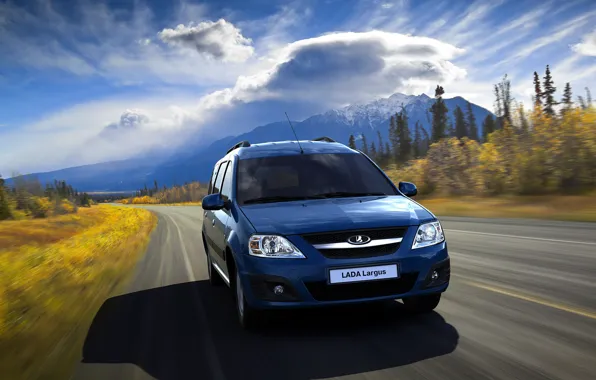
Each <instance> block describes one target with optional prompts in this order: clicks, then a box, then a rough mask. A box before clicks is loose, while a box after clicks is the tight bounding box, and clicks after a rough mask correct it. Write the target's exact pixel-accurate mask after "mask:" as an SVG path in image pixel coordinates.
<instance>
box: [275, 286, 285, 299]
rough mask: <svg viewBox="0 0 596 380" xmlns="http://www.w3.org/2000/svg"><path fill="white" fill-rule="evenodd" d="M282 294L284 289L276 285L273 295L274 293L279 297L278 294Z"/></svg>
mask: <svg viewBox="0 0 596 380" xmlns="http://www.w3.org/2000/svg"><path fill="white" fill-rule="evenodd" d="M283 292H284V287H283V286H281V285H276V286H275V287H274V288H273V293H275V295H277V296H279V295H280V294H283Z"/></svg>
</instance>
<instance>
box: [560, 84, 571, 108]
mask: <svg viewBox="0 0 596 380" xmlns="http://www.w3.org/2000/svg"><path fill="white" fill-rule="evenodd" d="M561 103H563V104H564V107H563V108H562V109H561V114H564V113H565V112H567V111H569V110H570V109H571V108H572V107H573V100H572V95H571V84H569V82H567V83H565V90H564V91H563V99H562V102H561Z"/></svg>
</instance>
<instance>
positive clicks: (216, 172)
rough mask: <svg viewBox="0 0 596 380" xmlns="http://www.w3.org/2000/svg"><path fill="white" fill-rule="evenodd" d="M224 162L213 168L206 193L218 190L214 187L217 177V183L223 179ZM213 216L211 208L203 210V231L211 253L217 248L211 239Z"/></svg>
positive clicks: (212, 236)
mask: <svg viewBox="0 0 596 380" xmlns="http://www.w3.org/2000/svg"><path fill="white" fill-rule="evenodd" d="M225 163H226V162H218V163H217V164H216V165H215V167H214V168H213V174H212V176H211V181H210V182H209V189H208V191H207V193H208V194H213V193H214V192H217V193H218V192H219V190H217V191H215V189H217V187H216V184H217V182H218V179H219V180H220V181H219V183H221V180H222V179H223V175H224V171H225V169H223V170H222V169H221V167H222V166H223V165H224V164H225ZM224 168H225V167H224ZM214 218H215V216H214V215H213V211H212V210H205V211H204V212H203V231H204V233H205V240H206V241H207V248H208V249H209V251H210V252H211V253H212V254H213V253H214V252H215V251H216V249H217V247H216V246H215V244H214V240H213V239H214V237H215V228H214V226H215V223H213V220H214Z"/></svg>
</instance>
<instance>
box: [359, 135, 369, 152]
mask: <svg viewBox="0 0 596 380" xmlns="http://www.w3.org/2000/svg"><path fill="white" fill-rule="evenodd" d="M360 136H362V153H364V154H366V155H367V156H368V143H367V142H366V136H364V133H362V134H361V135H360Z"/></svg>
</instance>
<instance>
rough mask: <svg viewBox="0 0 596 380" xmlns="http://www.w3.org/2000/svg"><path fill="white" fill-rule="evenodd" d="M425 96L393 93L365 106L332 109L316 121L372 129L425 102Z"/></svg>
mask: <svg viewBox="0 0 596 380" xmlns="http://www.w3.org/2000/svg"><path fill="white" fill-rule="evenodd" d="M428 100H430V98H429V97H428V96H427V95H426V94H422V95H419V96H415V95H404V94H400V93H395V94H393V95H391V96H390V97H388V98H380V99H376V100H373V101H372V102H370V103H365V104H353V105H349V106H346V107H343V108H340V109H333V110H329V111H327V112H325V113H324V114H322V115H318V116H319V118H318V120H334V121H339V122H343V123H345V124H346V125H350V126H356V127H364V126H369V127H374V126H375V125H377V124H378V123H380V122H383V121H385V120H387V119H388V118H389V117H390V116H391V115H392V114H395V112H397V111H399V110H401V109H402V107H407V106H409V105H410V104H413V103H416V102H417V101H422V102H427V101H428Z"/></svg>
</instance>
